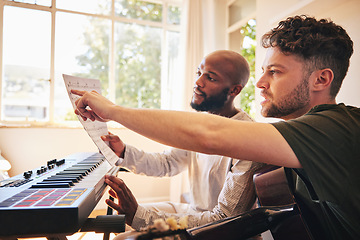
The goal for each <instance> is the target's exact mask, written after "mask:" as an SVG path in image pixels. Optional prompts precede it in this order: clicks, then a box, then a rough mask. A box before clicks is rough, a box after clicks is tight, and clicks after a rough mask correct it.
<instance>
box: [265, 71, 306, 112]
mask: <svg viewBox="0 0 360 240" xmlns="http://www.w3.org/2000/svg"><path fill="white" fill-rule="evenodd" d="M264 93H265V94H266V92H264ZM268 96H270V99H273V98H272V94H270V95H268ZM309 102H310V96H309V85H308V77H304V79H303V81H302V82H300V83H299V85H297V86H296V87H295V88H294V89H293V90H292V91H291V92H290V93H289V94H287V95H286V96H285V97H283V99H282V100H281V101H280V103H278V104H277V105H275V104H271V105H270V106H269V107H268V108H267V109H264V108H263V109H262V110H261V113H262V115H263V116H264V117H274V118H281V117H284V116H288V115H290V114H292V113H294V112H296V111H298V110H300V109H302V108H304V107H305V106H306V105H308V104H309Z"/></svg>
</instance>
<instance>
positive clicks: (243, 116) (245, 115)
mask: <svg viewBox="0 0 360 240" xmlns="http://www.w3.org/2000/svg"><path fill="white" fill-rule="evenodd" d="M238 110H239V112H238V113H237V114H235V115H234V116H233V117H232V118H231V119H234V120H242V121H250V122H255V120H254V119H253V118H252V117H250V116H249V114H248V113H247V112H245V111H244V110H242V109H238Z"/></svg>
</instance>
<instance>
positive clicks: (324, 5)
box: [256, 0, 360, 121]
mask: <svg viewBox="0 0 360 240" xmlns="http://www.w3.org/2000/svg"><path fill="white" fill-rule="evenodd" d="M359 11H360V1H359V0H289V1H282V0H274V1H267V0H257V14H256V15H257V17H256V19H257V36H256V37H257V41H258V46H257V49H256V79H259V77H260V75H261V65H262V62H263V60H264V56H265V51H266V50H265V49H263V48H262V47H261V45H260V42H259V40H260V39H261V36H262V35H263V34H264V33H265V32H267V31H268V30H270V29H271V28H272V27H275V26H276V25H277V23H278V21H280V20H282V19H285V18H286V17H288V16H292V15H296V14H307V15H310V16H315V17H316V18H330V19H331V20H333V21H334V22H335V23H336V24H339V25H341V26H342V27H344V28H345V29H346V30H347V32H348V34H349V35H350V37H351V38H352V40H353V42H354V54H353V56H352V57H351V60H350V61H351V62H350V68H349V72H348V74H347V76H346V78H345V80H344V83H343V86H342V88H341V90H340V92H339V95H338V97H337V102H344V103H345V104H348V105H354V106H358V107H360V95H359V94H358V89H360V81H359V79H358V76H360V68H359V67H357V66H359V65H360V54H359V51H360V46H359V43H360V28H359V26H358V22H360V15H359V14H358V13H359ZM256 99H257V104H256V106H260V105H259V103H260V100H261V99H260V95H259V91H258V90H257V92H256ZM259 109H260V107H258V108H257V119H258V120H259V121H266V120H265V119H264V118H262V117H261V115H260V110H259Z"/></svg>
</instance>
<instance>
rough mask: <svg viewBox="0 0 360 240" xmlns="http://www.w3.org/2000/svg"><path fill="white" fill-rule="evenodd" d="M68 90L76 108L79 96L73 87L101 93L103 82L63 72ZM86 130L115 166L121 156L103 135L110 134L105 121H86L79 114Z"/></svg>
mask: <svg viewBox="0 0 360 240" xmlns="http://www.w3.org/2000/svg"><path fill="white" fill-rule="evenodd" d="M63 78H64V82H65V86H66V90H67V92H68V95H69V98H70V101H71V104H72V106H73V108H74V110H75V109H76V105H75V101H76V100H77V99H78V98H79V96H77V95H74V94H72V93H71V89H74V90H85V91H93V90H95V91H97V92H98V93H100V94H101V84H100V81H99V80H97V79H86V78H80V77H75V76H70V75H66V74H63ZM77 117H78V119H79V121H80V122H81V124H82V125H83V127H84V129H85V131H86V132H87V133H88V134H89V136H90V137H91V139H92V140H93V142H94V143H95V145H96V146H97V147H98V148H99V151H100V152H101V153H102V154H103V155H104V157H105V158H106V160H107V161H108V162H109V163H110V164H111V165H112V166H114V165H115V163H116V162H117V160H118V159H119V157H118V156H117V155H116V154H115V153H114V152H113V150H112V149H111V148H110V147H109V145H108V144H107V143H105V142H104V141H103V140H102V139H101V136H103V135H107V134H108V128H107V125H106V123H105V122H100V121H96V120H95V121H91V120H89V119H87V120H86V121H84V120H83V119H82V118H81V117H80V116H77Z"/></svg>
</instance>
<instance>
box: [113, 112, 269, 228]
mask: <svg viewBox="0 0 360 240" xmlns="http://www.w3.org/2000/svg"><path fill="white" fill-rule="evenodd" d="M232 119H236V120H245V121H253V120H252V119H251V118H250V117H249V116H248V115H247V114H246V113H245V112H244V111H240V112H239V113H238V114H236V115H235V116H234V117H232ZM117 165H120V166H123V167H126V168H127V169H129V170H130V171H132V172H134V173H136V174H145V175H147V176H158V177H164V176H174V175H177V174H179V173H180V172H182V171H185V170H188V172H189V183H190V204H188V205H187V206H185V207H184V205H183V206H182V207H181V208H176V205H177V203H169V204H172V205H173V206H174V208H176V210H177V213H175V214H174V213H166V212H162V211H160V212H159V211H154V210H152V209H149V208H145V207H143V206H142V205H141V204H140V205H139V207H138V209H137V211H136V213H135V216H134V219H133V223H132V226H131V227H133V228H134V229H136V230H140V229H141V228H142V227H146V226H148V225H152V224H153V221H154V220H155V219H158V218H163V219H164V220H165V219H166V218H169V217H174V218H175V219H178V218H180V217H182V216H184V215H187V216H188V228H191V227H195V226H200V225H203V224H206V223H209V222H213V221H216V220H219V219H222V218H225V217H230V216H235V215H238V214H240V213H242V212H244V211H247V210H249V209H251V207H252V206H253V204H254V202H255V191H254V186H253V174H254V173H255V172H256V171H257V170H259V169H260V168H261V167H262V166H263V164H260V163H255V162H251V161H242V160H237V159H231V158H228V157H223V156H218V155H207V154H202V153H196V152H191V151H186V150H181V149H175V148H173V149H171V150H168V151H164V152H163V153H146V152H144V151H141V150H138V149H136V148H134V147H132V146H129V145H127V146H126V150H125V158H124V159H120V160H119V161H118V162H117ZM180 209H181V210H180Z"/></svg>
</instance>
